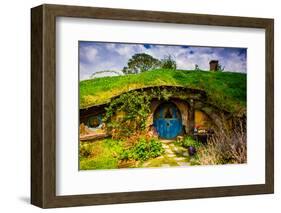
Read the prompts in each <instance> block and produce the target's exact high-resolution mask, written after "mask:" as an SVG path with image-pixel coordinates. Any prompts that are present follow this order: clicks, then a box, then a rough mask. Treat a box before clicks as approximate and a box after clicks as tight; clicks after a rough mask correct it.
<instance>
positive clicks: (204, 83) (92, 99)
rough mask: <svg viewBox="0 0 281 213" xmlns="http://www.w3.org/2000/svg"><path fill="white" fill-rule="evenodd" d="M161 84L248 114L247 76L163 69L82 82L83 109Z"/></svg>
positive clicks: (229, 109) (81, 102)
mask: <svg viewBox="0 0 281 213" xmlns="http://www.w3.org/2000/svg"><path fill="white" fill-rule="evenodd" d="M162 85H166V86H183V87H186V88H191V89H200V90H204V91H205V92H206V94H207V98H208V101H209V102H210V103H211V104H213V105H215V106H216V107H218V108H221V109H224V110H226V111H229V112H233V113H239V114H240V113H245V112H246V85H247V75H246V74H242V73H232V72H207V71H188V70H164V69H158V70H152V71H147V72H143V73H140V74H135V75H126V76H115V77H104V78H96V79H90V80H84V81H81V82H80V109H84V108H88V107H91V106H93V105H98V104H103V103H107V102H109V101H110V98H112V97H114V96H117V95H120V94H122V93H124V92H127V91H129V90H132V89H139V88H143V87H150V86H162Z"/></svg>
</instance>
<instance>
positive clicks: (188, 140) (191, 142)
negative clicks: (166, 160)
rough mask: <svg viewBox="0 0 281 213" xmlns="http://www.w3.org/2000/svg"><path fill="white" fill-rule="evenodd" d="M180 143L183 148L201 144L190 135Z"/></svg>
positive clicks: (197, 146)
mask: <svg viewBox="0 0 281 213" xmlns="http://www.w3.org/2000/svg"><path fill="white" fill-rule="evenodd" d="M181 143H182V146H183V147H185V148H188V147H190V146H192V147H194V148H196V149H197V148H199V147H201V146H202V143H200V142H199V141H196V140H194V139H193V138H192V137H190V136H187V137H185V138H184V139H183V141H182V142H181Z"/></svg>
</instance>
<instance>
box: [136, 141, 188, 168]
mask: <svg viewBox="0 0 281 213" xmlns="http://www.w3.org/2000/svg"><path fill="white" fill-rule="evenodd" d="M161 142H162V143H163V148H164V149H165V154H163V155H161V156H159V157H157V158H155V159H152V160H149V161H147V162H145V163H144V164H143V165H142V166H143V167H165V168H166V167H172V166H189V165H190V164H189V162H188V152H187V150H186V149H185V148H183V147H177V146H175V145H174V143H173V142H174V141H172V140H161Z"/></svg>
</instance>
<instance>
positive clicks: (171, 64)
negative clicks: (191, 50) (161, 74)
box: [161, 55, 177, 70]
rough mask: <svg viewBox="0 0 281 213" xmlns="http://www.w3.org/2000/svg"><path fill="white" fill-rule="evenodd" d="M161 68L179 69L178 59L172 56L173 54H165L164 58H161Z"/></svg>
mask: <svg viewBox="0 0 281 213" xmlns="http://www.w3.org/2000/svg"><path fill="white" fill-rule="evenodd" d="M161 68H162V69H172V70H176V69H177V63H176V61H175V60H174V59H173V58H172V56H171V55H167V56H165V58H164V59H162V60H161Z"/></svg>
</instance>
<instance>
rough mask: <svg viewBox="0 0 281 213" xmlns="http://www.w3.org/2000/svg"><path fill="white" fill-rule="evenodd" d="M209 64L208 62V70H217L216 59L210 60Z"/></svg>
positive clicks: (217, 62)
mask: <svg viewBox="0 0 281 213" xmlns="http://www.w3.org/2000/svg"><path fill="white" fill-rule="evenodd" d="M209 64H210V71H218V69H219V61H218V60H211V61H210V63H209Z"/></svg>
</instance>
